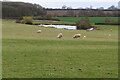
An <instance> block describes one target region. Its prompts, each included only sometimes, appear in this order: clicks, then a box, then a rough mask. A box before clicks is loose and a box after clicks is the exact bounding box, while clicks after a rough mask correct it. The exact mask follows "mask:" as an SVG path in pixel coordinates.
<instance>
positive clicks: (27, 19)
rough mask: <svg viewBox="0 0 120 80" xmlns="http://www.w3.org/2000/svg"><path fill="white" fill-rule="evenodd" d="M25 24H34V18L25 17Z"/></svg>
mask: <svg viewBox="0 0 120 80" xmlns="http://www.w3.org/2000/svg"><path fill="white" fill-rule="evenodd" d="M23 22H24V23H25V24H32V17H29V16H24V17H23Z"/></svg>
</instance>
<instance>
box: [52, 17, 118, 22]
mask: <svg viewBox="0 0 120 80" xmlns="http://www.w3.org/2000/svg"><path fill="white" fill-rule="evenodd" d="M53 18H56V19H59V20H60V21H66V22H76V21H78V20H79V19H80V18H81V17H53ZM105 18H109V19H111V20H113V22H114V21H118V17H89V20H90V22H91V23H99V22H104V19H105Z"/></svg>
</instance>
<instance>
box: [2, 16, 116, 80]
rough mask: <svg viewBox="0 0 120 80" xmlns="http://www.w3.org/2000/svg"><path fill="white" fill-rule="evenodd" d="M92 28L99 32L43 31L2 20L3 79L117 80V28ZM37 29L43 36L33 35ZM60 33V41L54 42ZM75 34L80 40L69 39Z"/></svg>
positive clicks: (104, 26)
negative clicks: (110, 79) (103, 79)
mask: <svg viewBox="0 0 120 80" xmlns="http://www.w3.org/2000/svg"><path fill="white" fill-rule="evenodd" d="M61 19H63V18H61ZM96 21H97V20H96ZM94 26H97V27H98V28H99V29H100V30H94V31H90V32H89V31H85V30H64V29H55V28H44V27H38V26H35V25H26V24H19V23H15V21H13V20H3V26H2V37H3V38H2V50H3V51H2V59H3V60H2V61H3V63H2V65H3V66H2V67H3V70H2V77H3V78H117V77H118V26H114V25H112V26H111V25H107V26H106V25H94ZM39 29H41V30H42V33H36V31H37V30H39ZM110 29H112V31H110ZM60 32H62V33H63V38H61V39H57V38H56V36H57V34H58V33H60ZM76 33H80V34H82V36H81V38H80V39H73V38H72V36H73V35H74V34H76ZM109 34H111V36H108V35H109ZM84 35H85V36H86V38H85V39H82V37H83V36H84Z"/></svg>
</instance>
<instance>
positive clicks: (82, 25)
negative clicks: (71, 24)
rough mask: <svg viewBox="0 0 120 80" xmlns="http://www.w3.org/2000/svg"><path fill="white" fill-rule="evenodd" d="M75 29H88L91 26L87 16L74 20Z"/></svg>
mask: <svg viewBox="0 0 120 80" xmlns="http://www.w3.org/2000/svg"><path fill="white" fill-rule="evenodd" d="M76 26H77V29H89V28H91V27H92V26H91V24H90V22H89V18H88V17H83V18H81V19H80V20H78V21H77V22H76Z"/></svg>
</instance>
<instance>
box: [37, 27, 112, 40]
mask: <svg viewBox="0 0 120 80" xmlns="http://www.w3.org/2000/svg"><path fill="white" fill-rule="evenodd" d="M92 30H93V28H91V29H88V31H92ZM110 31H111V32H112V29H110ZM41 32H42V30H38V31H37V33H41ZM108 36H109V37H110V36H111V34H108ZM62 37H63V34H62V33H59V34H58V35H57V38H62ZM80 37H81V34H74V35H73V37H72V38H74V39H75V38H80ZM84 38H86V36H83V39H84Z"/></svg>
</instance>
